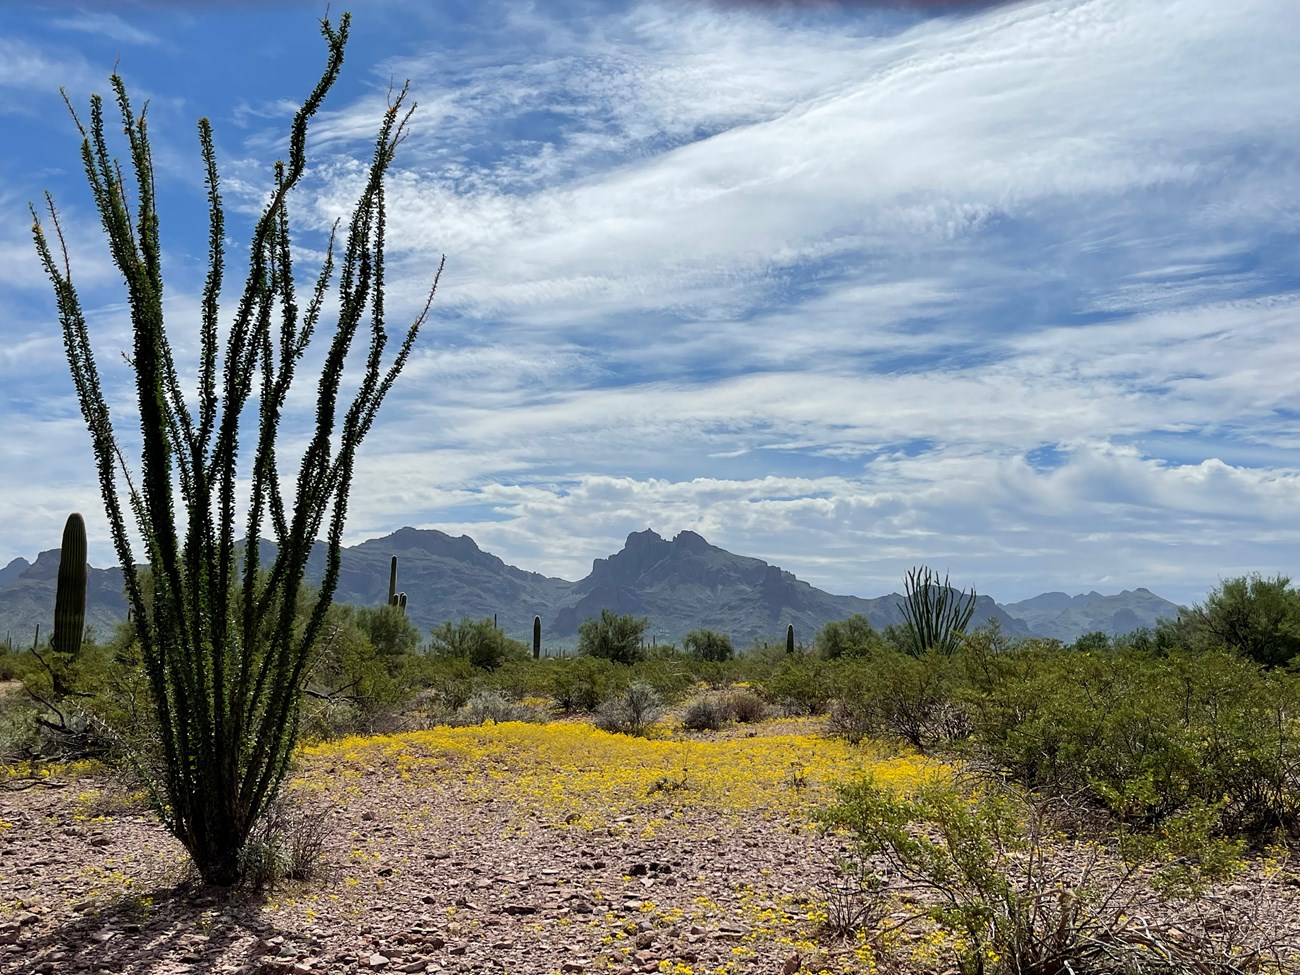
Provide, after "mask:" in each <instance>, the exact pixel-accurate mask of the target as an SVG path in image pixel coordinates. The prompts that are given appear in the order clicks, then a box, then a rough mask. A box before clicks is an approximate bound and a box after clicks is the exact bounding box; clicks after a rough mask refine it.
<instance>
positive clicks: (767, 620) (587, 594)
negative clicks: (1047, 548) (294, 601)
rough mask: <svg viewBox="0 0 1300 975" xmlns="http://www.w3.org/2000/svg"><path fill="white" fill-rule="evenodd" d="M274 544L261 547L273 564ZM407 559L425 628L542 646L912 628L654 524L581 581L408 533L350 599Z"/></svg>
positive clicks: (1121, 603) (372, 599)
mask: <svg viewBox="0 0 1300 975" xmlns="http://www.w3.org/2000/svg"><path fill="white" fill-rule="evenodd" d="M325 551H326V550H325V546H324V544H323V543H317V545H316V548H315V550H314V552H313V553H312V557H311V560H310V563H309V567H308V577H309V578H310V579H312V580H313V581H319V580H320V579H321V577H322V576H323V574H324V570H325ZM274 554H275V549H274V546H273V545H271V544H270V543H269V542H263V543H262V545H261V556H262V558H263V560H264V561H267V562H269V560H270V559H271V558H273V557H274ZM394 555H396V556H397V558H398V580H397V587H398V589H399V591H402V592H405V593H406V594H407V613H408V615H409V616H410V618H411V620H412V621H413V622H414V623H415V624H416V626H417V627H419V629H420V630H421V631H422V632H423V633H427V632H428V630H429V629H430V628H431V627H433V626H436V625H437V624H439V623H441V622H442V621H444V620H459V619H460V618H461V617H463V616H470V617H474V618H483V617H491V616H495V617H496V618H497V621H498V623H499V625H500V626H501V628H502V629H503V630H505V631H506V632H507V633H509V634H511V635H513V636H516V637H519V638H521V639H525V640H527V639H529V638H530V634H531V631H532V622H533V616H534V615H538V616H541V618H542V632H543V643H544V644H545V645H546V646H547V647H548V648H557V647H559V646H572V645H573V644H574V643H575V642H576V638H577V632H578V627H579V625H580V624H581V622H582V621H583V620H584V619H586V618H588V617H592V616H597V615H599V614H600V611H601V609H603V608H609V609H611V610H613V611H615V612H618V613H631V614H634V615H636V616H645V617H648V618H649V620H650V630H649V633H650V634H652V635H653V636H654V638H655V639H657V640H659V641H660V642H679V641H680V640H681V638H682V637H683V636H684V635H685V634H686V633H688V632H690V631H691V630H694V629H698V628H700V627H707V628H709V629H713V630H718V631H721V632H723V633H729V634H731V636H732V639H733V640H734V641H735V643H736V645H737V646H739V647H744V646H746V645H748V644H750V643H752V642H754V641H756V640H757V641H763V642H771V643H780V642H782V641H784V639H785V628H786V626H787V624H790V623H793V624H794V627H795V634H796V638H797V639H798V640H799V641H800V642H801V643H808V642H811V640H812V637H813V634H814V633H815V632H816V631H817V630H818V629H820V628H821V627H822V626H823V625H824V624H826V623H827V622H829V621H831V620H837V619H844V618H845V617H847V616H851V615H853V614H854V613H860V614H862V615H863V616H866V617H867V618H868V619H869V620H870V621H871V623H872V625H873V626H875V627H876V628H877V629H883V628H884V627H886V626H889V625H891V624H897V623H902V622H903V614H902V612H901V610H900V609H899V604H900V603H901V602H902V601H903V597H902V596H901V595H899V594H897V593H891V594H889V595H886V596H880V597H878V598H875V599H862V598H860V597H857V596H839V595H835V594H833V593H828V592H824V591H823V590H821V589H817V588H815V587H813V586H811V585H809V584H808V583H807V582H804V581H802V580H801V579H798V578H796V577H795V576H794V575H792V574H791V573H789V572H787V571H785V570H784V569H781V568H780V567H779V566H775V565H769V564H768V563H767V562H765V561H763V560H762V559H756V558H751V557H748V556H743V555H736V554H734V553H731V552H728V551H726V550H724V549H721V548H718V547H717V546H715V545H711V544H709V542H707V541H706V540H705V539H704V538H703V537H701V536H700V535H698V534H696V533H695V532H691V531H683V532H681V533H679V534H678V535H676V536H675V537H674V538H672V539H665V538H663V537H661V536H660V535H658V534H657V533H656V532H654V531H651V530H649V529H647V530H645V531H641V532H633V533H632V534H630V535H629V536H628V537H627V541H626V543H625V544H624V546H623V548H622V549H621V550H620V551H618V552H616V553H614V554H613V555H610V556H608V557H607V558H599V559H596V560H594V561H593V563H592V568H591V572H590V573H589V574H588V575H587V576H586V577H585V578H583V579H580V580H578V581H577V582H569V581H567V580H564V579H557V578H552V577H547V576H543V575H539V574H538V573H536V572H528V571H526V570H524V569H520V568H517V567H515V566H513V565H508V564H506V563H505V562H503V561H502V560H501V559H499V558H498V557H497V556H495V555H492V554H491V553H489V552H484V551H483V550H482V549H480V548H479V547H478V545H477V544H476V543H475V542H474V540H473V539H472V538H470V537H469V536H467V535H461V536H459V537H453V536H451V535H448V534H446V533H445V532H441V531H436V530H432V529H415V528H403V529H401V530H399V531H396V532H394V533H393V534H391V535H386V536H384V537H383V538H375V539H370V540H369V541H365V542H361V543H360V544H358V545H353V546H351V547H349V548H345V549H343V550H342V553H341V555H340V562H341V564H340V576H339V587H338V591H337V594H336V599H337V600H338V601H339V602H345V603H353V604H357V605H366V606H377V605H380V604H382V603H383V602H384V600H385V599H386V598H387V595H388V571H389V560H390V558H391V557H392V556H394ZM57 576H58V550H57V549H56V550H53V551H49V552H43V553H41V555H40V556H39V557H38V558H37V559H36V561H35V562H34V563H31V564H28V563H27V562H26V560H24V559H15V560H14V561H13V562H11V563H10V564H9V565H8V566H5V567H4V568H3V569H0V631H7V632H9V633H10V635H11V637H12V639H13V642H14V644H15V645H17V646H23V645H26V644H25V641H30V640H31V639H32V634H33V632H34V629H35V626H36V624H38V623H39V624H40V625H41V632H42V633H43V634H45V633H47V632H48V627H49V625H50V622H51V620H52V619H53V612H54V591H55V582H56V579H57ZM1177 609H1178V607H1177V606H1175V605H1174V604H1173V603H1170V602H1168V601H1167V600H1163V599H1161V598H1160V597H1159V596H1155V595H1154V594H1152V593H1151V592H1149V591H1148V590H1146V589H1138V590H1136V591H1134V592H1124V593H1120V594H1119V595H1117V596H1101V595H1099V594H1097V593H1090V594H1088V595H1087V596H1073V597H1072V596H1068V595H1066V594H1065V593H1044V594H1043V595H1041V596H1036V597H1034V598H1033V599H1028V600H1025V601H1023V602H1020V603H1014V604H1012V605H1010V606H1006V607H1002V606H999V605H998V604H997V603H995V602H994V601H993V600H992V599H991V598H990V597H988V596H984V595H981V596H980V597H979V598H978V600H977V601H976V609H975V615H974V617H973V619H972V625H974V626H979V625H981V624H983V623H985V622H987V621H989V620H990V619H997V620H998V621H999V623H1000V624H1001V626H1002V630H1003V632H1004V633H1006V634H1007V635H1009V636H1028V635H1030V634H1031V632H1032V633H1034V634H1038V635H1043V636H1054V637H1056V638H1058V639H1061V640H1065V641H1070V640H1073V639H1074V638H1076V637H1077V636H1078V635H1079V634H1081V633H1085V632H1088V631H1090V630H1098V629H1100V630H1105V631H1107V632H1125V631H1127V630H1129V629H1134V628H1136V627H1138V626H1149V625H1152V624H1153V623H1154V621H1155V620H1156V619H1157V618H1158V617H1159V616H1171V615H1174V614H1176V613H1177ZM125 618H126V600H125V598H124V597H123V595H122V574H121V572H120V570H118V569H116V568H114V569H94V568H92V569H91V570H90V581H89V585H88V593H87V621H88V622H89V623H90V624H91V625H93V626H94V627H95V629H96V631H97V632H98V633H99V634H100V635H101V636H106V635H108V634H109V633H111V632H112V629H113V626H114V625H115V624H116V623H118V622H121V621H122V620H124V619H125Z"/></svg>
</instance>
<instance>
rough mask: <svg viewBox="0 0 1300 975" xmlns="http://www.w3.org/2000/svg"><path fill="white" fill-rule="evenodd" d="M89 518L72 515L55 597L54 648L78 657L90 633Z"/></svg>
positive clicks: (61, 556)
mask: <svg viewBox="0 0 1300 975" xmlns="http://www.w3.org/2000/svg"><path fill="white" fill-rule="evenodd" d="M86 574H87V573H86V520H85V519H84V518H82V517H81V515H80V514H78V513H77V512H75V511H74V512H73V513H72V514H70V515H68V521H67V524H65V525H64V526H63V544H62V546H61V547H60V548H59V587H58V591H57V592H56V594H55V597H54V639H53V640H52V641H51V644H50V645H51V647H52V648H53V649H55V650H57V651H58V652H59V653H67V654H71V655H72V656H74V657H75V656H76V655H77V654H78V653H80V652H81V638H82V636H83V635H84V634H85V632H86Z"/></svg>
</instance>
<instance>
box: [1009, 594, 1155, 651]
mask: <svg viewBox="0 0 1300 975" xmlns="http://www.w3.org/2000/svg"><path fill="white" fill-rule="evenodd" d="M1003 608H1004V609H1005V610H1006V611H1007V612H1008V613H1010V614H1011V615H1012V616H1018V617H1019V618H1020V619H1022V620H1024V621H1025V623H1027V624H1028V625H1029V628H1030V629H1031V630H1032V631H1033V632H1034V633H1036V634H1038V635H1039V636H1046V637H1054V638H1056V639H1057V640H1060V641H1061V642H1062V643H1073V642H1074V641H1075V640H1077V639H1078V638H1079V637H1081V636H1083V634H1085V633H1095V632H1098V631H1100V632H1102V633H1106V634H1109V635H1111V636H1116V635H1118V634H1121V633H1132V632H1133V631H1134V630H1137V629H1141V628H1142V627H1150V626H1155V625H1156V623H1157V622H1158V621H1159V620H1161V619H1176V618H1177V617H1178V609H1179V607H1178V604H1177V603H1171V602H1170V601H1169V600H1167V599H1162V598H1161V597H1159V596H1157V595H1156V594H1155V593H1153V592H1152V591H1151V590H1150V589H1142V588H1138V589H1134V590H1131V591H1130V590H1128V589H1125V590H1124V591H1123V592H1121V593H1119V594H1118V595H1115V596H1103V595H1102V594H1101V593H1099V592H1090V593H1087V594H1085V595H1079V596H1068V595H1066V594H1065V593H1063V592H1045V593H1043V594H1042V595H1040V596H1035V597H1033V598H1032V599H1026V600H1024V601H1022V602H1018V603H1008V604H1007V605H1006V606H1004V607H1003Z"/></svg>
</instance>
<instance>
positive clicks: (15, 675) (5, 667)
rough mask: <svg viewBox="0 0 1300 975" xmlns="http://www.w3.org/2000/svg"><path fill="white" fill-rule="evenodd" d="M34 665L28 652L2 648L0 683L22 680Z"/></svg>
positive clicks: (0, 649)
mask: <svg viewBox="0 0 1300 975" xmlns="http://www.w3.org/2000/svg"><path fill="white" fill-rule="evenodd" d="M34 663H35V660H34V659H33V658H32V655H31V653H29V652H28V651H26V650H17V649H9V648H8V647H7V646H0V681H11V680H22V679H23V678H24V677H26V676H27V672H28V670H30V669H31V667H32V665H33V664H34Z"/></svg>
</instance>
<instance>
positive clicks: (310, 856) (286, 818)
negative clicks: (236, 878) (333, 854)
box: [239, 794, 334, 891]
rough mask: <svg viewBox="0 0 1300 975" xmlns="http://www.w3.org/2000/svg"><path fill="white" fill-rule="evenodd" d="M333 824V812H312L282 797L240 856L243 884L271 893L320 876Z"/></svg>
mask: <svg viewBox="0 0 1300 975" xmlns="http://www.w3.org/2000/svg"><path fill="white" fill-rule="evenodd" d="M333 820H334V810H333V809H330V808H328V807H326V808H320V807H314V808H308V807H307V806H306V804H305V803H304V802H302V801H301V799H299V798H297V797H295V796H291V795H284V794H282V795H280V796H278V797H277V798H276V800H275V802H273V803H272V804H271V805H270V806H268V807H267V808H266V810H265V811H264V812H263V813H262V816H261V818H260V819H259V820H258V821H257V824H256V826H255V827H254V828H253V831H252V834H251V835H250V836H249V838H248V842H246V843H245V844H244V846H243V848H242V849H241V850H240V852H239V859H240V864H239V866H240V878H241V882H242V884H243V885H244V886H246V887H248V888H250V889H252V890H255V891H268V890H273V889H275V887H277V886H278V885H279V884H280V883H282V882H283V881H286V880H295V881H301V880H311V879H313V878H314V877H317V876H319V875H320V873H321V871H322V870H323V869H324V867H325V862H326V861H325V844H326V842H327V841H328V840H329V835H330V832H331V829H332V827H331V824H332V822H333Z"/></svg>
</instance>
